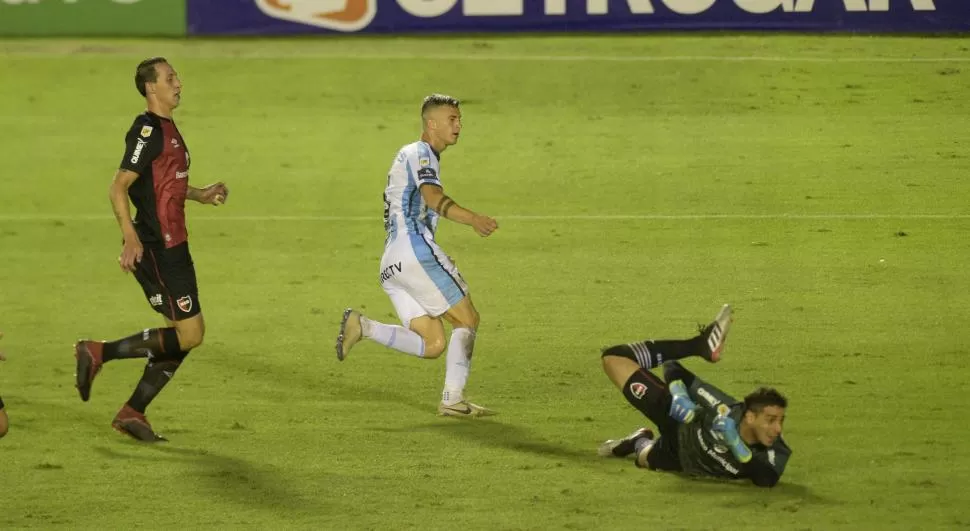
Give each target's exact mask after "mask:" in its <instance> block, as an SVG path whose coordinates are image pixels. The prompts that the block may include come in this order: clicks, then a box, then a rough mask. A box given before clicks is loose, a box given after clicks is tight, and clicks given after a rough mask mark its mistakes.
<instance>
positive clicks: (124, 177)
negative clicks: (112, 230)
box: [108, 170, 138, 241]
mask: <svg viewBox="0 0 970 531" xmlns="http://www.w3.org/2000/svg"><path fill="white" fill-rule="evenodd" d="M137 178H138V174H137V173H135V172H133V171H130V170H118V172H117V173H115V178H114V180H112V181H111V187H110V188H109V189H108V199H110V200H111V209H112V210H114V213H115V219H116V220H118V225H119V226H120V227H121V234H122V236H124V238H125V241H128V240H129V239H135V240H137V239H138V233H137V232H135V225H134V224H133V223H132V222H131V204H130V203H129V202H128V189H129V188H131V185H132V184H133V183H134V182H135V179H137Z"/></svg>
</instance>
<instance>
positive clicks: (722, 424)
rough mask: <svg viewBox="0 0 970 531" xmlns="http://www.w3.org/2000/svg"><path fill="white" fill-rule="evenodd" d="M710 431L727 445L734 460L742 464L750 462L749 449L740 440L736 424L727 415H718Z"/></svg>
mask: <svg viewBox="0 0 970 531" xmlns="http://www.w3.org/2000/svg"><path fill="white" fill-rule="evenodd" d="M711 429H712V430H714V433H716V434H717V435H719V436H720V437H721V440H723V441H724V442H725V443H727V445H728V448H730V449H731V453H732V454H734V457H735V459H737V460H738V461H740V462H742V463H747V462H748V461H750V460H751V449H750V448H748V445H746V444H744V441H742V440H741V435H740V434H739V433H738V424H737V423H736V422H735V421H734V419H732V418H731V417H729V416H727V415H718V416H717V418H716V419H714V422H713V423H712V424H711Z"/></svg>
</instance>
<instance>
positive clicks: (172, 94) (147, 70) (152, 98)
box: [135, 57, 182, 109]
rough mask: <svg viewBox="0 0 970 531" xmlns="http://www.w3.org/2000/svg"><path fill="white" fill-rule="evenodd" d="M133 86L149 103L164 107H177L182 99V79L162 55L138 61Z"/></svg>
mask: <svg viewBox="0 0 970 531" xmlns="http://www.w3.org/2000/svg"><path fill="white" fill-rule="evenodd" d="M135 88H137V89H138V93H139V94H141V95H142V96H144V97H145V99H147V100H148V102H149V103H152V102H154V103H155V104H157V105H160V106H162V107H164V108H166V109H174V108H176V107H178V105H179V102H180V101H181V99H182V81H181V80H180V79H179V76H178V73H177V72H175V69H174V68H172V65H170V64H168V61H167V60H165V58H164V57H152V58H149V59H145V60H144V61H142V62H140V63H138V68H136V69H135Z"/></svg>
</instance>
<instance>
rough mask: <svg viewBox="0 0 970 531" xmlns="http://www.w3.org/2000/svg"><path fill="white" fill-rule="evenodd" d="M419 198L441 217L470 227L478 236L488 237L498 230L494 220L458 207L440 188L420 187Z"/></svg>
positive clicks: (430, 185)
mask: <svg viewBox="0 0 970 531" xmlns="http://www.w3.org/2000/svg"><path fill="white" fill-rule="evenodd" d="M421 197H422V198H423V199H424V202H425V204H427V205H428V206H430V207H431V208H433V209H434V211H435V212H437V213H438V214H439V215H440V216H441V217H443V218H445V219H449V220H451V221H454V222H455V223H461V224H462V225H470V226H471V227H472V228H473V229H475V232H477V233H478V234H479V235H480V236H488V235H490V234H491V233H493V232H495V230H496V229H498V223H497V222H496V221H495V220H494V219H492V218H490V217H488V216H483V215H480V214H476V213H475V212H472V211H471V210H468V209H467V208H464V207H461V206H459V205H458V203H456V202H455V200H454V199H452V198H450V197H448V196H447V195H445V191H444V190H443V189H442V188H441V187H440V186H437V185H434V184H424V185H422V186H421Z"/></svg>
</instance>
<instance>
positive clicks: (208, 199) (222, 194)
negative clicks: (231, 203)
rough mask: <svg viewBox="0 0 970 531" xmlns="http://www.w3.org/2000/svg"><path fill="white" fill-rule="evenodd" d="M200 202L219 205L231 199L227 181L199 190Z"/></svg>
mask: <svg viewBox="0 0 970 531" xmlns="http://www.w3.org/2000/svg"><path fill="white" fill-rule="evenodd" d="M199 191H200V192H201V194H200V196H199V202H200V203H202V204H203V205H213V206H219V205H221V204H223V203H225V202H226V200H227V199H229V187H228V186H226V183H221V182H219V183H215V184H210V185H209V186H206V187H205V188H202V189H201V190H199Z"/></svg>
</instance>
